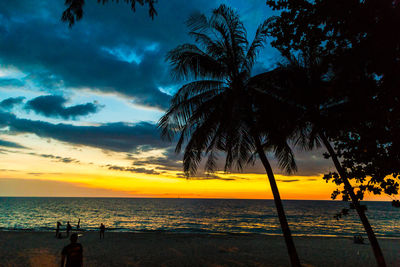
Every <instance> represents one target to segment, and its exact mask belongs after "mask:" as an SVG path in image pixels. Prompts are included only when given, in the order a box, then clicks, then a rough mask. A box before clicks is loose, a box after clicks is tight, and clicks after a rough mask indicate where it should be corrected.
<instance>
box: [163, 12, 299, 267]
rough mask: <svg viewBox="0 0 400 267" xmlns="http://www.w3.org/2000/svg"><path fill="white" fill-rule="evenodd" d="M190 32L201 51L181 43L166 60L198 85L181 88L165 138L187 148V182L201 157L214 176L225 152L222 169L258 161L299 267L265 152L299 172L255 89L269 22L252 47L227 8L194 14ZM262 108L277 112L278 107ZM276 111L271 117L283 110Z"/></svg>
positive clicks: (166, 120)
mask: <svg viewBox="0 0 400 267" xmlns="http://www.w3.org/2000/svg"><path fill="white" fill-rule="evenodd" d="M188 26H189V28H190V35H191V36H192V37H194V39H195V41H196V42H197V43H198V44H199V46H198V45H195V44H183V45H180V46H178V47H177V48H175V49H173V50H172V51H170V52H169V53H168V55H167V59H168V60H169V61H170V62H171V65H172V67H173V73H174V74H175V75H176V77H177V78H184V79H186V80H194V81H192V82H189V83H187V84H185V85H183V86H182V87H181V88H180V89H179V90H178V92H177V93H176V94H175V96H174V97H173V99H172V101H171V107H170V108H169V110H168V111H167V112H166V114H165V115H164V116H163V117H162V118H161V119H160V121H159V127H160V128H161V129H162V135H163V136H164V137H167V138H169V139H170V140H172V139H173V138H174V136H175V135H177V134H178V135H179V139H178V141H177V145H176V152H177V153H179V152H180V151H181V149H182V146H184V145H185V149H184V156H183V166H184V171H185V174H186V175H187V176H188V177H189V176H191V175H194V174H195V173H196V171H197V169H198V166H199V164H200V163H201V161H202V159H203V158H206V161H205V170H206V172H212V171H214V170H215V169H216V167H217V163H216V160H217V158H218V153H221V152H222V153H224V155H225V167H224V169H225V171H227V170H229V169H232V168H237V169H238V170H241V169H242V168H243V167H244V166H245V165H246V164H248V163H253V162H254V160H255V155H258V156H259V158H260V159H261V162H262V164H263V166H264V168H265V170H266V172H267V176H268V179H269V182H270V185H271V190H272V193H273V196H274V201H275V205H276V208H277V211H278V217H279V221H280V224H281V227H282V232H283V234H284V238H285V242H286V245H287V249H288V252H289V256H290V261H291V264H292V266H300V262H299V258H298V255H297V252H296V248H295V246H294V242H293V239H292V236H291V233H290V229H289V225H288V222H287V219H286V215H285V212H284V209H283V205H282V201H281V198H280V195H279V191H278V187H277V184H276V181H275V178H274V173H273V171H272V168H271V165H270V163H269V161H268V159H267V156H266V154H265V151H266V150H269V151H272V152H274V153H275V156H276V157H277V159H278V162H279V164H280V166H281V167H282V168H284V169H285V170H286V171H288V172H292V171H295V170H296V164H295V161H294V157H293V154H292V151H291V149H290V147H289V146H288V144H287V142H286V140H287V139H286V138H287V137H288V136H289V133H287V132H285V129H284V128H283V127H279V120H278V119H277V116H271V115H269V116H262V117H260V116H257V114H260V113H259V112H257V106H258V105H259V104H260V103H259V102H260V100H259V99H258V97H259V96H262V97H263V98H264V99H267V100H268V98H266V97H265V95H263V94H260V93H259V92H257V91H256V90H253V89H252V87H251V84H252V83H254V82H253V78H252V77H251V69H252V66H253V64H254V62H255V58H256V55H257V51H258V49H259V48H261V47H262V46H263V43H264V40H265V27H266V23H264V24H262V25H260V26H259V28H258V30H257V32H256V35H255V38H254V41H253V42H252V43H251V44H249V43H248V41H247V36H246V30H245V28H244V26H243V24H242V22H241V21H240V19H239V16H238V14H237V13H235V12H234V11H233V10H232V9H230V8H228V7H227V6H225V5H221V6H220V7H219V8H217V9H215V10H213V13H212V15H211V16H210V17H209V18H207V17H206V16H205V15H200V14H198V15H194V16H191V17H190V18H189V20H188ZM262 104H263V105H267V106H268V107H269V108H270V109H271V110H273V109H274V101H271V103H269V102H268V101H266V102H263V103H262ZM274 112H275V114H274V113H272V112H271V113H270V114H274V115H276V112H279V111H277V110H274ZM261 126H262V127H261ZM267 126H268V127H267Z"/></svg>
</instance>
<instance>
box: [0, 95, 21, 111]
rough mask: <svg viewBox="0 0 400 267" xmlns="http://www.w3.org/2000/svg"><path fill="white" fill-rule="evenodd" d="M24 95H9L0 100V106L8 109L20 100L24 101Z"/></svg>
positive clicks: (19, 102)
mask: <svg viewBox="0 0 400 267" xmlns="http://www.w3.org/2000/svg"><path fill="white" fill-rule="evenodd" d="M24 99H25V97H23V96H20V97H9V98H7V99H4V100H3V101H1V102H0V108H2V109H6V110H10V109H12V108H13V107H14V106H15V105H19V104H21V103H22V102H24Z"/></svg>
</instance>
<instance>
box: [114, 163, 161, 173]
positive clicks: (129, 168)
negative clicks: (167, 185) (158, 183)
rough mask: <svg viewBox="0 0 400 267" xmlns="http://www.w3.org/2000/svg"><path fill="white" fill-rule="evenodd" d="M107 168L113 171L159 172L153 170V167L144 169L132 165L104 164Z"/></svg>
mask: <svg viewBox="0 0 400 267" xmlns="http://www.w3.org/2000/svg"><path fill="white" fill-rule="evenodd" d="M106 167H108V169H109V170H113V171H123V172H133V173H145V174H155V175H157V174H161V173H160V172H157V171H155V170H154V169H146V168H134V167H121V166H116V165H106Z"/></svg>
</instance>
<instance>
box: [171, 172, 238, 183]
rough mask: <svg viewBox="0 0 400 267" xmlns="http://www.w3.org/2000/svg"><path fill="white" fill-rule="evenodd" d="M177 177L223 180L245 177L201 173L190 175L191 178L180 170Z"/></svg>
mask: <svg viewBox="0 0 400 267" xmlns="http://www.w3.org/2000/svg"><path fill="white" fill-rule="evenodd" d="M175 176H176V177H177V178H182V179H188V180H221V181H236V180H242V179H243V178H240V177H236V176H235V177H221V176H218V175H216V174H214V173H208V174H205V173H201V174H199V175H195V176H190V177H189V178H188V177H186V175H185V173H183V172H179V173H177V174H176V175H175Z"/></svg>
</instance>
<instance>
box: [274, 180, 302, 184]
mask: <svg viewBox="0 0 400 267" xmlns="http://www.w3.org/2000/svg"><path fill="white" fill-rule="evenodd" d="M276 180H277V181H278V182H282V183H293V182H299V181H300V180H299V179H276Z"/></svg>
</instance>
